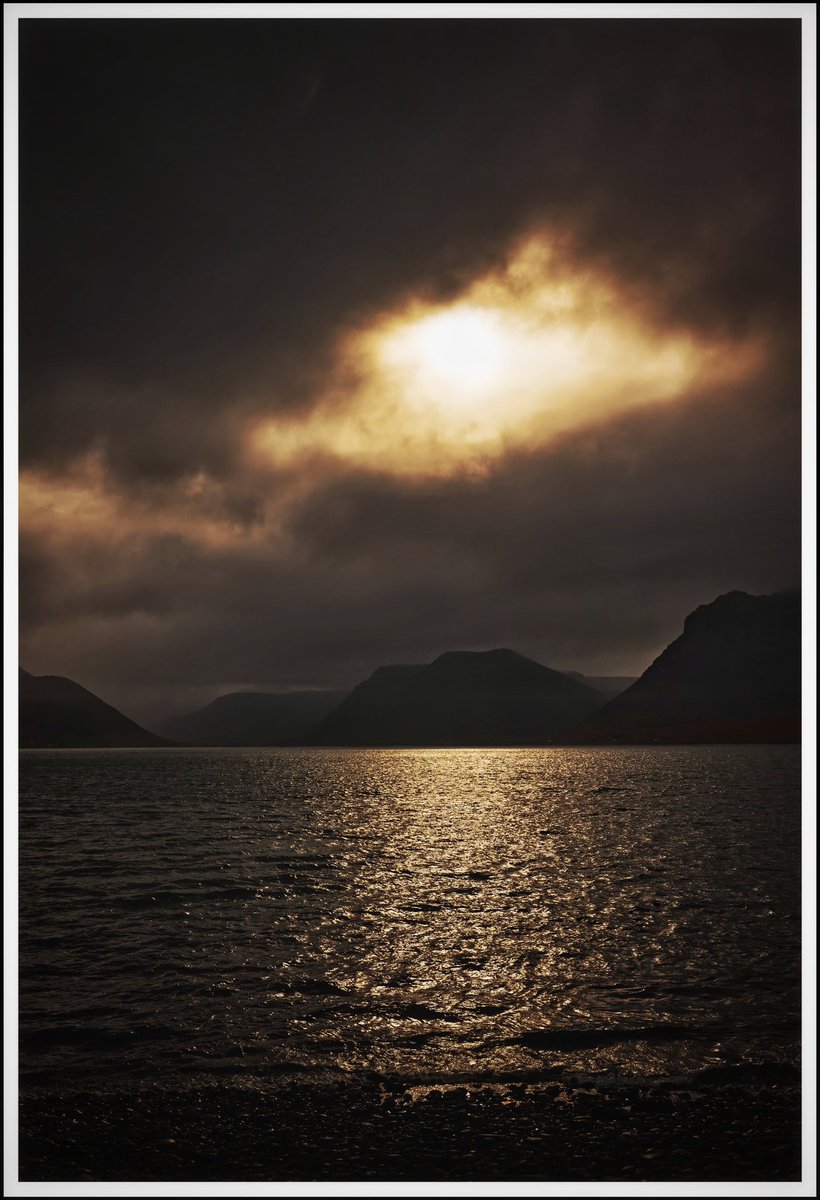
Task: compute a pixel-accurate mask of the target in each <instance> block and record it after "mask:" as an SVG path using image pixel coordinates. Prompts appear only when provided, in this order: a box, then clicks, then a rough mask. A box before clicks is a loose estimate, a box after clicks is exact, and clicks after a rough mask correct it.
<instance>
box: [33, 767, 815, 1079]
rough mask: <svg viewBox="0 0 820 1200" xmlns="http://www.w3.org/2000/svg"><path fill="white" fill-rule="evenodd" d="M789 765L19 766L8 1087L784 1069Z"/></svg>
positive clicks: (791, 989) (790, 968)
mask: <svg viewBox="0 0 820 1200" xmlns="http://www.w3.org/2000/svg"><path fill="white" fill-rule="evenodd" d="M799 781H800V759H799V750H798V749H797V748H796V747H792V746H777V747H767V746H757V747H748V746H745V747H741V746H720V747H711V746H705V747H657V748H655V747H647V748H641V747H637V748H615V747H607V748H596V749H563V748H557V747H556V748H548V749H537V750H509V749H504V750H322V749H260V750H255V749H254V750H249V749H229V750H210V749H208V750H205V749H202V750H182V749H178V750H173V749H168V750H121V751H110V750H101V751H30V752H23V753H22V754H21V759H20V848H21V878H20V910H21V943H20V966H21V983H20V991H21V1018H20V1021H21V1024H20V1029H21V1071H22V1079H23V1082H24V1083H26V1084H30V1085H32V1086H34V1087H47V1088H51V1087H53V1088H55V1089H62V1088H66V1087H75V1088H76V1087H96V1086H104V1085H106V1084H111V1085H117V1086H127V1085H134V1086H143V1085H150V1084H152V1083H157V1084H160V1083H161V1084H163V1085H165V1084H169V1083H171V1084H173V1085H174V1086H185V1085H186V1084H192V1085H196V1084H199V1083H203V1082H206V1081H213V1080H214V1079H219V1080H223V1081H226V1082H227V1081H231V1082H240V1081H243V1082H247V1083H249V1084H251V1085H253V1084H254V1082H255V1081H262V1083H263V1084H265V1085H266V1086H270V1085H272V1084H273V1083H274V1082H275V1081H276V1080H277V1079H281V1078H283V1077H287V1076H289V1075H292V1074H298V1075H299V1076H300V1077H303V1078H309V1077H310V1078H316V1080H317V1081H321V1080H322V1079H324V1078H329V1079H332V1078H338V1077H347V1076H348V1075H349V1074H350V1073H353V1074H358V1073H361V1072H366V1073H375V1074H377V1075H380V1076H384V1077H387V1078H395V1077H400V1078H403V1079H405V1080H408V1081H410V1082H412V1081H422V1082H423V1081H425V1080H428V1081H429V1080H435V1081H438V1082H440V1083H441V1082H447V1081H453V1082H455V1081H458V1080H482V1081H484V1082H492V1081H493V1080H499V1081H503V1080H513V1079H526V1078H535V1077H538V1075H539V1073H542V1074H545V1075H551V1074H553V1073H554V1074H557V1075H561V1074H562V1073H570V1074H574V1075H575V1077H576V1078H577V1076H578V1075H579V1074H580V1075H582V1076H584V1075H590V1076H594V1077H596V1078H601V1077H606V1078H612V1077H617V1078H621V1079H630V1078H634V1079H637V1078H642V1079H660V1078H667V1079H668V1078H672V1079H676V1078H681V1077H683V1078H687V1079H692V1078H697V1077H698V1076H699V1075H702V1074H703V1073H704V1072H708V1073H709V1074H710V1075H713V1074H714V1073H715V1072H716V1071H718V1072H720V1071H728V1072H733V1071H734V1072H737V1071H741V1072H742V1071H754V1070H762V1071H764V1072H765V1071H767V1070H768V1071H771V1070H772V1069H774V1070H781V1069H784V1068H785V1069H789V1068H793V1067H794V1066H795V1065H796V1063H797V1061H798V1037H799V1024H798V1023H799V899H800V879H799V844H800V806H799Z"/></svg>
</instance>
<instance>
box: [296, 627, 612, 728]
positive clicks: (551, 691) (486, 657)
mask: <svg viewBox="0 0 820 1200" xmlns="http://www.w3.org/2000/svg"><path fill="white" fill-rule="evenodd" d="M601 703H602V697H601V696H600V694H599V693H598V692H596V691H594V690H593V689H592V688H590V687H588V686H587V685H586V684H584V683H580V682H578V680H575V679H571V678H569V677H568V676H567V675H565V674H563V673H562V672H560V671H552V670H550V669H549V668H548V667H543V666H541V665H540V663H537V662H533V660H532V659H529V658H524V657H523V655H520V654H516V653H515V652H514V651H513V650H488V651H485V652H481V653H476V652H471V651H466V650H463V651H450V652H448V653H446V654H442V655H441V656H440V657H439V658H437V659H436V660H435V661H434V662H432V663H428V664H426V665H424V666H394V667H379V668H378V670H376V671H374V672H373V674H372V675H371V676H370V678H369V679H366V680H365V681H364V682H363V683H360V684H359V685H358V686H357V687H356V688H354V689H353V691H352V692H351V693H350V695H349V696H348V697H347V699H346V700H343V701H342V703H341V704H340V705H339V706H338V708H336V709H334V711H333V712H331V713H330V714H329V715H328V716H326V717H325V718H324V720H322V721H320V723H319V725H318V726H317V728H316V729H315V730H314V731H313V732H312V734H310V735H309V737H308V739H307V740H308V742H309V744H313V745H323V746H527V745H535V746H537V745H543V744H545V743H548V742H551V741H553V740H554V739H555V738H558V737H560V736H561V735H562V733H563V732H564V731H565V730H566V729H568V728H569V727H570V726H571V725H573V724H575V723H577V722H578V721H580V720H581V719H582V718H583V717H585V716H587V715H588V714H589V713H592V712H594V710H595V709H597V708H599V707H600V705H601Z"/></svg>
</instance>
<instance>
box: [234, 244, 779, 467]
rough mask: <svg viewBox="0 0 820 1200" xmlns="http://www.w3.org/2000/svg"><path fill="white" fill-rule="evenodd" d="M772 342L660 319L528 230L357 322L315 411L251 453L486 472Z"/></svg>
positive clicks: (705, 377)
mask: <svg viewBox="0 0 820 1200" xmlns="http://www.w3.org/2000/svg"><path fill="white" fill-rule="evenodd" d="M763 353H764V349H763V347H762V346H761V345H760V344H759V343H758V342H756V341H754V340H748V341H745V342H741V343H738V342H734V341H733V342H728V341H725V340H720V339H715V340H708V339H705V338H695V337H694V336H693V335H691V334H687V333H685V332H680V331H671V330H666V331H664V330H659V329H657V328H653V327H651V326H650V325H649V323H648V322H647V321H646V319H645V318H644V317H642V316H641V314H640V313H639V311H638V310H637V308H636V307H635V306H634V304H633V305H632V306H630V304H629V302H628V300H627V298H626V296H625V295H624V294H621V293H619V291H618V290H617V288H616V287H615V286H613V285H612V284H610V283H608V282H606V281H604V280H603V279H601V278H596V277H594V276H592V275H590V274H588V273H579V272H577V271H575V272H573V269H572V268H571V267H569V266H566V265H564V264H563V263H562V262H561V261H560V259H559V258H558V256H557V254H556V253H554V252H553V250H552V249H551V247H550V245H549V243H548V242H546V241H544V240H541V239H533V240H531V241H530V242H528V243H527V244H525V245H524V246H523V247H522V248H520V249H519V251H518V252H517V253H516V254H515V255H513V256H512V258H511V259H510V261H509V263H508V264H507V265H506V266H505V267H504V268H503V269H501V270H498V271H495V272H492V273H490V274H488V275H486V276H485V277H483V278H481V279H479V280H476V281H475V282H474V283H473V284H472V285H471V286H470V287H469V288H467V289H466V290H465V292H464V293H463V294H462V295H461V296H460V297H458V298H457V299H456V300H454V301H453V302H452V303H450V304H444V305H433V304H429V303H425V302H423V301H421V300H413V301H411V302H410V303H408V304H406V305H404V306H403V307H402V308H400V309H399V310H397V311H394V312H390V313H385V314H383V315H381V316H377V317H376V318H375V319H374V320H373V321H372V323H371V324H369V325H367V326H366V327H363V328H360V329H357V330H355V331H354V332H353V333H352V334H350V335H349V336H348V337H347V338H346V339H345V340H344V341H343V342H342V343H341V345H340V346H339V350H338V359H337V366H338V370H337V374H336V377H335V378H333V379H331V380H329V381H328V385H327V388H326V390H325V391H324V392H323V394H322V395H321V396H320V397H318V402H317V404H316V407H315V408H314V409H313V410H312V412H311V414H310V415H309V416H308V417H307V418H305V417H304V416H301V417H294V418H283V417H277V418H272V419H270V420H265V421H262V422H261V423H260V424H259V425H258V426H257V427H256V428H255V429H254V431H253V437H252V453H253V454H254V455H255V456H261V457H262V458H263V459H266V460H268V461H270V462H272V463H275V464H278V465H283V464H287V463H291V462H293V461H294V460H295V459H299V458H302V457H311V456H316V455H319V456H330V457H335V458H340V459H343V460H349V461H352V462H354V463H357V464H362V465H372V466H376V467H379V468H382V469H385V470H388V471H391V472H394V473H396V474H413V475H416V474H448V473H451V472H459V471H465V470H466V471H471V470H479V471H481V470H484V469H487V467H488V466H489V465H490V464H491V463H492V460H493V459H494V458H496V457H497V456H498V455H499V454H502V453H504V452H505V451H507V450H511V449H515V448H516V447H519V446H525V445H533V444H539V443H543V442H545V441H548V440H549V439H550V438H551V437H553V436H555V435H556V434H559V433H562V432H566V431H568V430H571V429H575V428H580V427H583V426H584V425H588V424H591V423H593V422H595V421H598V420H600V419H603V418H606V417H609V416H611V415H615V414H616V413H619V412H623V411H626V410H628V409H630V408H634V407H637V406H642V405H647V404H658V403H664V402H667V401H670V400H675V399H678V398H680V397H682V396H684V395H686V394H687V393H690V392H692V391H694V390H695V389H698V388H705V387H717V386H721V385H724V384H729V383H736V382H738V381H739V380H740V379H742V378H744V377H745V376H747V375H750V374H752V373H753V372H754V371H755V369H756V368H757V367H758V366H759V365H760V364H761V362H762V358H763Z"/></svg>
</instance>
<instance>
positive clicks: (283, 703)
mask: <svg viewBox="0 0 820 1200" xmlns="http://www.w3.org/2000/svg"><path fill="white" fill-rule="evenodd" d="M346 695H347V691H329V690H325V691H322V690H316V691H304V692H229V693H228V694H227V695H226V696H219V697H217V699H216V700H213V701H211V703H210V704H206V706H205V707H204V708H202V709H200V710H199V711H198V712H192V713H186V714H185V716H181V717H173V718H170V719H168V720H166V721H164V722H163V723H162V724H161V725H160V726H159V729H160V730H161V732H162V733H165V734H167V735H168V736H169V737H171V738H174V739H175V740H176V741H180V742H191V743H192V744H193V745H195V746H277V745H281V743H282V742H287V741H291V742H293V741H299V740H301V739H302V738H304V737H306V736H307V734H308V733H309V731H310V730H311V729H312V728H313V727H314V726H315V725H316V723H317V722H318V721H320V720H321V719H322V717H324V716H326V715H327V714H328V713H329V712H330V711H331V710H332V709H334V708H335V707H336V705H337V704H339V703H340V701H341V700H343V699H344V697H345V696H346Z"/></svg>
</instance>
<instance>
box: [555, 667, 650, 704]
mask: <svg viewBox="0 0 820 1200" xmlns="http://www.w3.org/2000/svg"><path fill="white" fill-rule="evenodd" d="M564 674H565V675H569V677H570V679H577V680H578V682H579V683H585V684H586V685H587V687H591V688H593V689H594V690H595V691H596V692H600V693H601V695H602V696H605V697H606V699H607V700H612V699H614V698H615V696H620V694H621V692H625V691H626V689H627V688H628V687H632V684H633V683H635V682H636V678H635V676H634V675H582V674H581V673H580V671H565V672H564Z"/></svg>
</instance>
